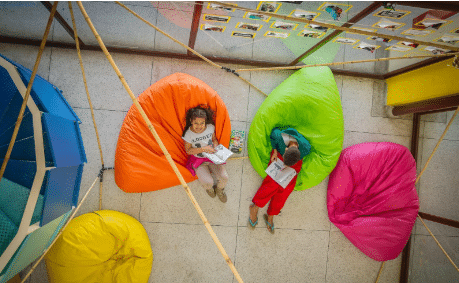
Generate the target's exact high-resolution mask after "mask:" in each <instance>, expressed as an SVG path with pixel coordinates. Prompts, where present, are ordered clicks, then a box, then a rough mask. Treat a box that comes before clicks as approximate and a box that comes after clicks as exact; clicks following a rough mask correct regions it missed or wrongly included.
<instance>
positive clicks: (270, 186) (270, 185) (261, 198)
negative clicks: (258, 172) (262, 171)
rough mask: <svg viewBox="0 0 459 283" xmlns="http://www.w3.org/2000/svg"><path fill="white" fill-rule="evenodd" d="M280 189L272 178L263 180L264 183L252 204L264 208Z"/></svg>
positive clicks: (267, 177)
mask: <svg viewBox="0 0 459 283" xmlns="http://www.w3.org/2000/svg"><path fill="white" fill-rule="evenodd" d="M279 187H280V186H279V184H277V183H276V181H274V180H273V179H272V178H271V177H269V176H266V178H265V179H264V180H263V183H261V186H260V188H259V189H258V191H257V192H256V194H255V196H254V197H253V199H252V202H253V203H254V204H255V205H256V206H258V207H264V206H265V205H266V204H267V203H268V202H269V200H270V199H271V198H272V197H273V196H274V194H275V193H276V192H277V190H278V188H279ZM280 188H282V187H280Z"/></svg>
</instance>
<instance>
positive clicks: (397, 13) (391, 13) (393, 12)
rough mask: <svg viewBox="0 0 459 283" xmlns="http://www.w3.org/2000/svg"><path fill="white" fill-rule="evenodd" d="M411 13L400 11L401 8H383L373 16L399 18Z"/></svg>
mask: <svg viewBox="0 0 459 283" xmlns="http://www.w3.org/2000/svg"><path fill="white" fill-rule="evenodd" d="M409 13H411V12H410V11H402V10H389V9H384V10H381V11H379V12H377V13H376V14H374V15H373V16H375V17H382V18H389V19H401V18H403V17H404V16H406V15H408V14H409Z"/></svg>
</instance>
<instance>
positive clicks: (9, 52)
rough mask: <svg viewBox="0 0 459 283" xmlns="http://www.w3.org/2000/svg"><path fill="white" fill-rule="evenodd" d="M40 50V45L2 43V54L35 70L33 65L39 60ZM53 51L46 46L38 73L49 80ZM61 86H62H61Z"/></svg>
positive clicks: (0, 51) (0, 48) (0, 47)
mask: <svg viewBox="0 0 459 283" xmlns="http://www.w3.org/2000/svg"><path fill="white" fill-rule="evenodd" d="M38 50H39V47H37V46H28V45H17V44H8V43H0V54H2V55H3V56H5V57H6V58H8V59H10V60H12V61H14V62H16V63H18V64H20V65H22V66H24V67H26V68H27V69H29V70H31V71H33V67H34V66H35V62H36V61H37V55H38ZM51 52H52V51H51V48H45V50H43V54H42V56H41V59H40V64H39V65H38V71H37V75H39V76H40V77H42V78H44V79H45V80H49V64H50V61H51ZM59 88H61V87H60V86H59Z"/></svg>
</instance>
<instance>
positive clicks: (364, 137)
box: [343, 131, 411, 149]
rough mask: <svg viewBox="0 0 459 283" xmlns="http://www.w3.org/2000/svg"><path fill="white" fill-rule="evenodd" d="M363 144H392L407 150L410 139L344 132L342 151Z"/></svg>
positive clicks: (406, 137)
mask: <svg viewBox="0 0 459 283" xmlns="http://www.w3.org/2000/svg"><path fill="white" fill-rule="evenodd" d="M364 142H393V143H397V144H400V145H403V146H405V147H407V148H408V149H409V148H410V142H411V137H408V136H395V135H386V134H372V133H361V132H354V131H344V141H343V149H344V148H347V147H350V146H352V145H356V144H359V143H364Z"/></svg>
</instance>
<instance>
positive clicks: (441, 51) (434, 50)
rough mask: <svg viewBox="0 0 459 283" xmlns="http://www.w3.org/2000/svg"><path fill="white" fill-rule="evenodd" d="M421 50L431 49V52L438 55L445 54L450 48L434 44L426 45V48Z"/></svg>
mask: <svg viewBox="0 0 459 283" xmlns="http://www.w3.org/2000/svg"><path fill="white" fill-rule="evenodd" d="M419 50H425V51H429V52H431V53H432V54H434V55H437V54H444V53H447V52H449V51H450V50H448V49H443V48H438V47H433V46H426V47H424V48H421V49H419Z"/></svg>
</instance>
